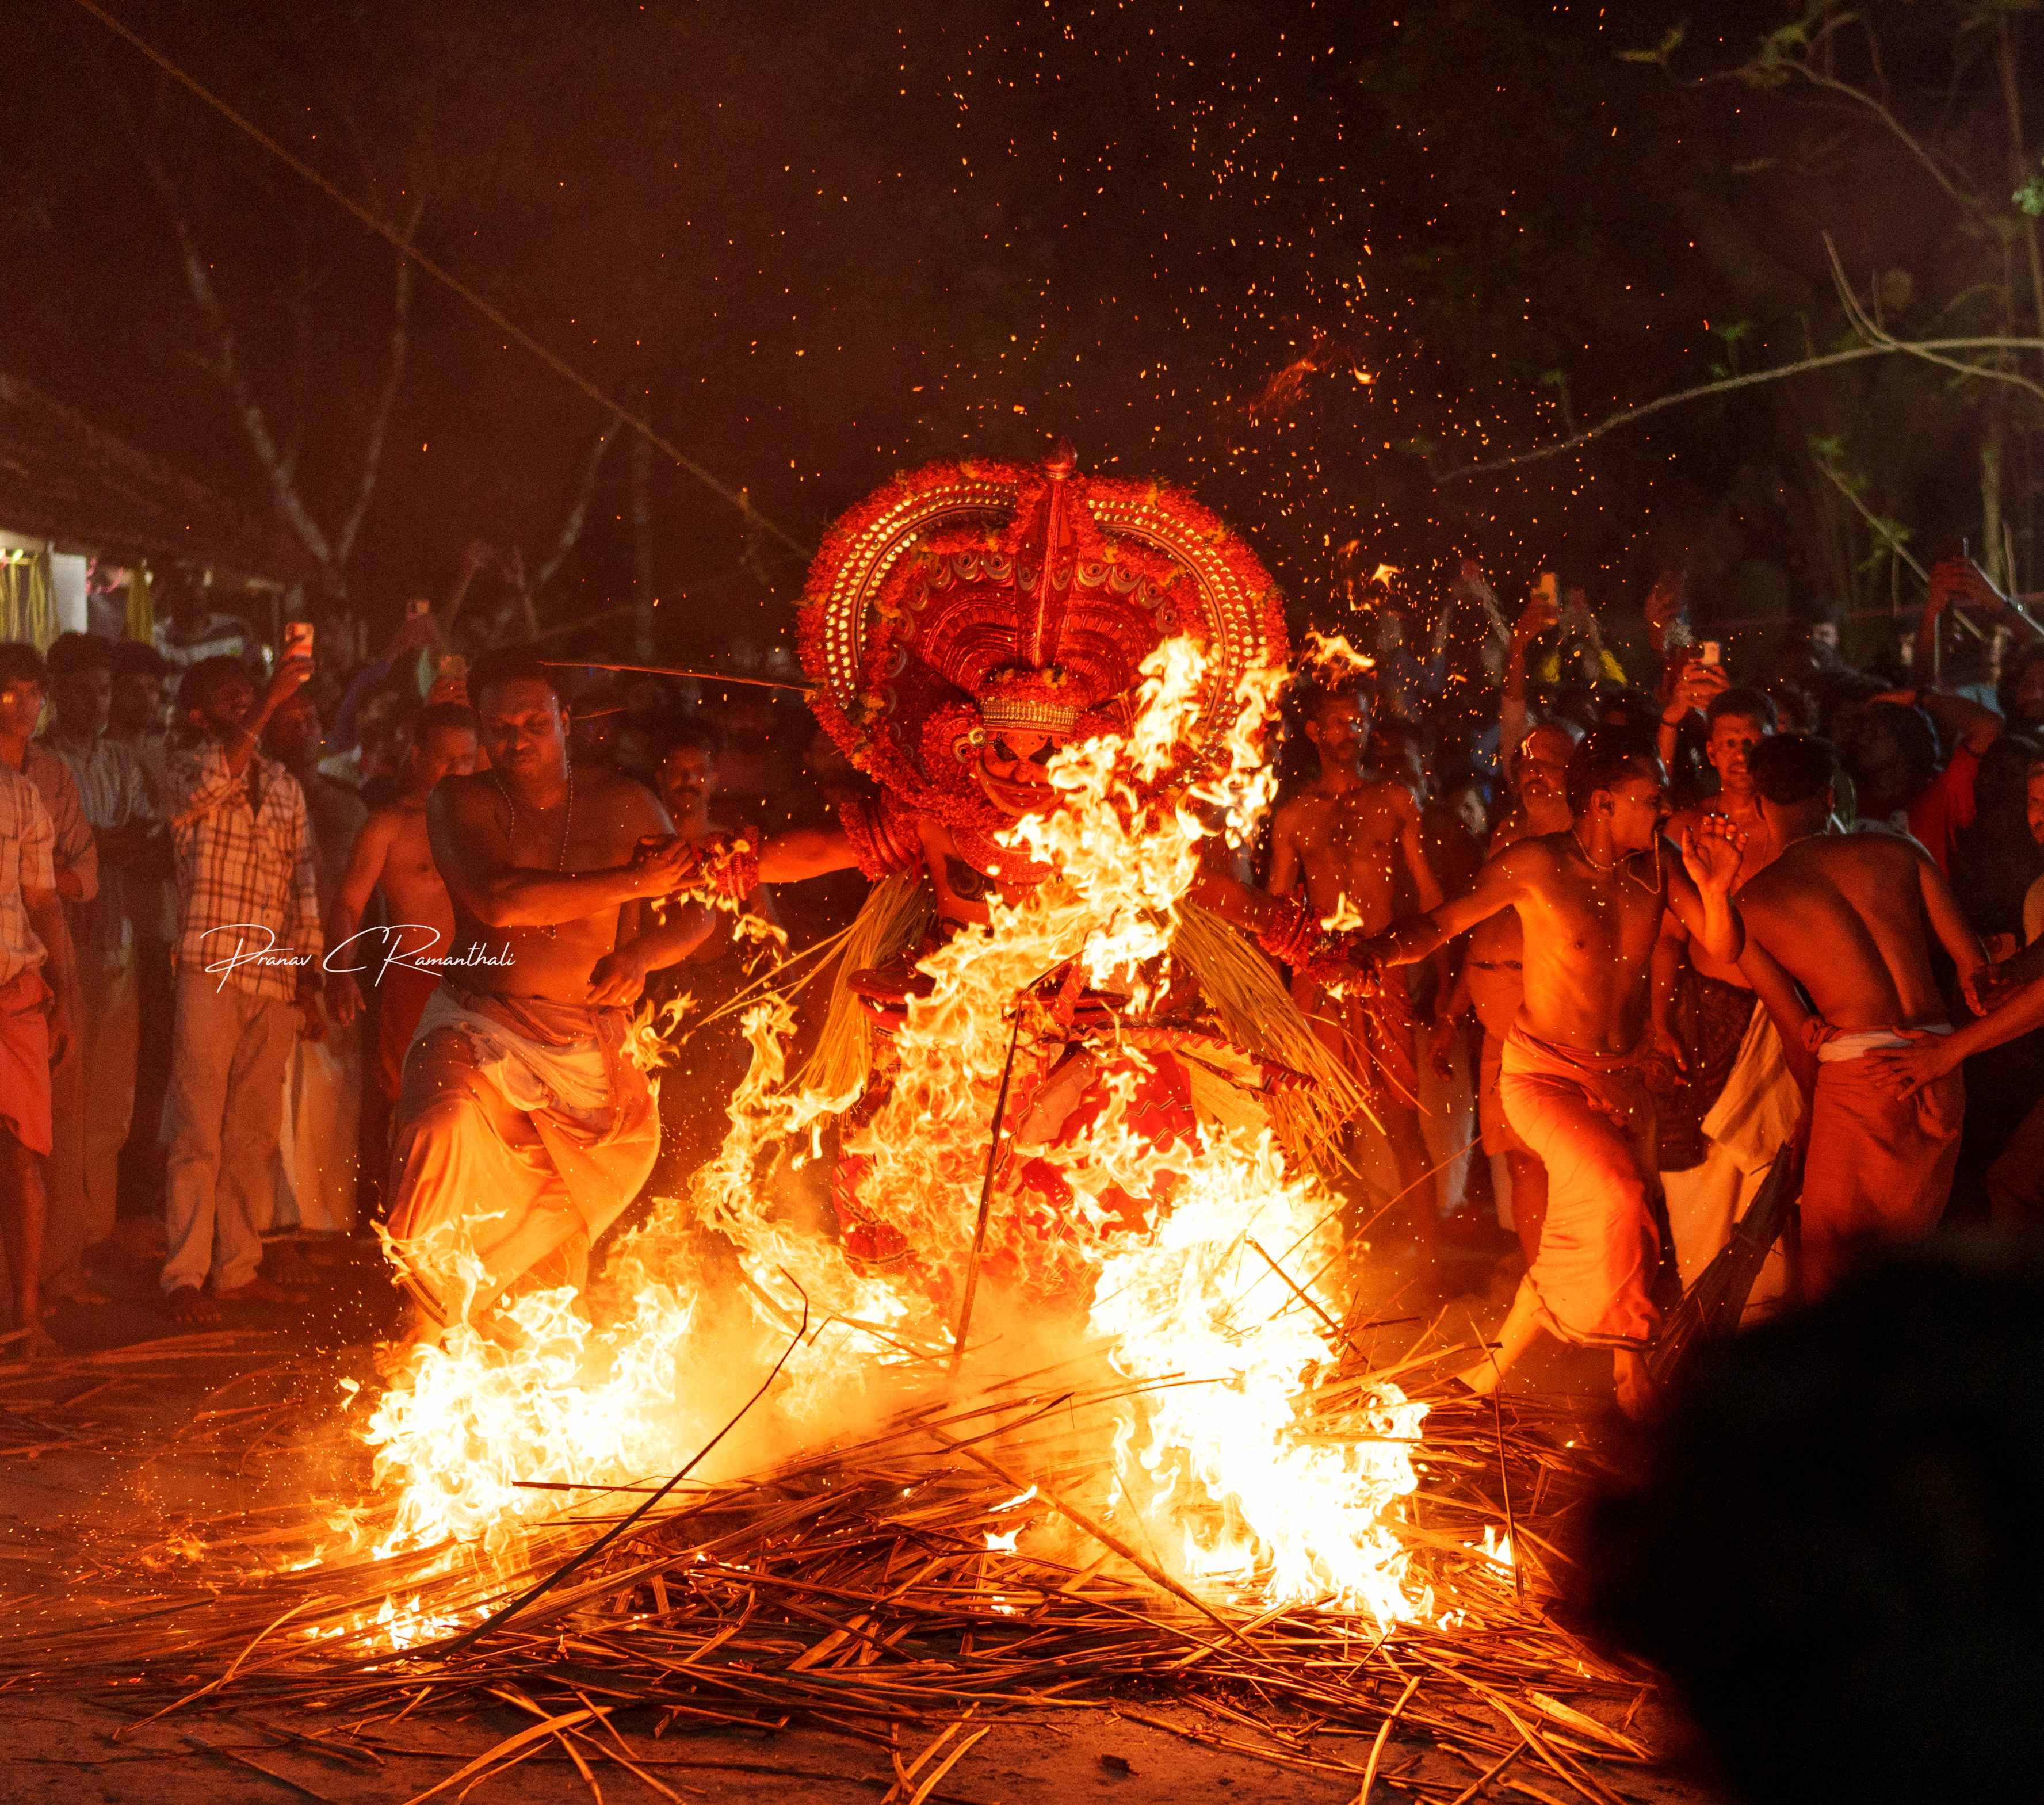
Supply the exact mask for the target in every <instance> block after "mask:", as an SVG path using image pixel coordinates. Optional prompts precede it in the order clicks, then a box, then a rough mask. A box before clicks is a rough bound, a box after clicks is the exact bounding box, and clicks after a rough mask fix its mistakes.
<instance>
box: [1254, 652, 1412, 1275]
mask: <svg viewBox="0 0 2044 1805" xmlns="http://www.w3.org/2000/svg"><path fill="white" fill-rule="evenodd" d="M1304 712H1305V728H1306V737H1307V739H1309V740H1310V741H1311V742H1312V746H1313V749H1314V751H1316V753H1317V754H1318V755H1319V757H1320V772H1319V774H1318V775H1317V776H1316V778H1315V779H1314V780H1313V782H1312V783H1310V784H1308V785H1306V786H1305V788H1304V789H1301V790H1300V791H1299V792H1298V793H1297V794H1296V795H1294V796H1293V797H1290V798H1289V799H1288V800H1287V801H1285V802H1283V803H1281V805H1279V806H1278V808H1277V813H1276V815H1275V816H1274V818H1273V820H1272V822H1271V826H1270V883H1269V885H1268V886H1267V887H1268V889H1270V893H1271V894H1272V895H1273V896H1274V897H1280V898H1289V897H1292V896H1293V894H1294V893H1297V892H1298V891H1300V890H1303V891H1304V893H1305V905H1306V907H1308V908H1310V909H1311V910H1312V914H1313V917H1314V919H1315V920H1321V921H1325V920H1331V919H1333V918H1335V916H1343V918H1344V919H1345V920H1346V922H1347V925H1348V926H1349V927H1351V928H1353V929H1354V930H1355V931H1359V932H1361V933H1364V934H1377V933H1381V932H1382V931H1384V930H1385V928H1386V927H1389V926H1390V925H1391V922H1392V920H1393V916H1395V915H1396V914H1397V904H1396V903H1395V901H1394V900H1393V899H1394V897H1396V895H1397V876H1398V866H1399V865H1400V862H1403V863H1404V867H1405V870H1406V873H1407V875H1408V877H1409V878H1411V880H1412V891H1413V894H1414V895H1415V896H1416V897H1417V899H1418V901H1419V904H1420V908H1423V909H1429V908H1439V906H1440V903H1441V886H1440V885H1439V883H1438V882H1437V881H1435V877H1434V872H1433V868H1432V866H1431V865H1430V864H1429V863H1428V862H1427V849H1426V846H1425V843H1424V842H1423V839H1422V838H1421V835H1420V803H1419V799H1418V798H1417V797H1416V796H1415V795H1414V794H1413V793H1412V788H1411V786H1410V785H1408V784H1406V783H1405V782H1402V781H1401V780H1400V779H1399V778H1368V777H1365V776H1364V775H1363V774H1362V760H1363V755H1364V753H1365V752H1366V751H1367V749H1368V747H1369V744H1370V708H1369V704H1368V703H1367V701H1366V700H1365V699H1364V697H1363V696H1362V693H1361V692H1360V691H1358V689H1356V687H1355V686H1354V684H1353V683H1350V684H1348V685H1347V686H1340V685H1335V686H1320V687H1316V688H1313V689H1308V691H1307V693H1306V695H1305V698H1304ZM1443 989H1446V985H1443ZM1292 997H1293V1001H1294V1002H1296V1003H1297V1004H1298V1005H1299V1007H1300V1008H1301V1011H1303V1012H1304V1014H1305V1016H1306V1017H1307V1018H1308V1020H1310V1021H1311V1022H1312V1023H1313V1028H1314V1031H1315V1032H1316V1034H1317V1035H1319V1036H1320V1041H1321V1043H1322V1044H1323V1045H1324V1047H1327V1050H1328V1051H1329V1052H1331V1053H1332V1054H1334V1055H1335V1058H1338V1059H1339V1060H1340V1061H1341V1062H1342V1063H1343V1065H1344V1066H1347V1068H1348V1070H1349V1071H1350V1073H1353V1074H1354V1077H1355V1079H1356V1081H1357V1082H1358V1084H1360V1085H1362V1089H1363V1093H1364V1094H1365V1095H1366V1096H1368V1098H1369V1099H1370V1108H1371V1110H1372V1112H1374V1114H1375V1116H1376V1117H1377V1122H1378V1123H1379V1124H1380V1126H1381V1127H1382V1128H1383V1131H1384V1138H1385V1141H1386V1142H1387V1143H1389V1146H1390V1149H1391V1158H1392V1162H1393V1169H1394V1170H1395V1172H1396V1173H1397V1177H1396V1181H1395V1186H1396V1195H1395V1197H1394V1200H1393V1201H1394V1202H1402V1204H1404V1209H1405V1211H1406V1212H1407V1213H1408V1215H1409V1217H1410V1219H1411V1220H1412V1223H1413V1224H1414V1229H1415V1233H1414V1235H1413V1237H1412V1240H1413V1245H1414V1246H1415V1247H1416V1250H1417V1251H1418V1252H1419V1253H1420V1255H1421V1256H1422V1257H1423V1258H1429V1259H1431V1258H1432V1257H1433V1254H1434V1243H1435V1221H1436V1215H1437V1212H1435V1208H1434V1197H1433V1189H1432V1187H1431V1185H1428V1184H1427V1176H1428V1170H1429V1168H1430V1167H1431V1165H1432V1162H1431V1160H1430V1159H1429V1158H1428V1157H1427V1141H1426V1137H1425V1135H1424V1134H1423V1132H1422V1131H1421V1129H1420V1113H1419V1111H1420V1091H1419V1086H1420V1073H1419V1066H1418V1062H1417V1054H1418V1049H1417V1047H1416V1038H1415V1037H1416V1030H1417V1023H1416V1020H1415V1017H1414V1016H1413V1012H1412V997H1411V993H1409V992H1408V990H1407V989H1406V987H1405V985H1404V983H1403V981H1399V982H1394V983H1392V984H1389V985H1380V986H1377V987H1374V989H1373V990H1372V992H1371V993H1370V995H1368V996H1361V995H1357V994H1354V993H1343V992H1342V991H1340V990H1339V989H1329V988H1328V987H1327V985H1324V984H1322V983H1321V982H1320V980H1319V979H1318V978H1316V977H1314V976H1312V974H1310V973H1309V972H1306V971H1301V972H1298V973H1296V974H1294V975H1293V980H1292Z"/></svg>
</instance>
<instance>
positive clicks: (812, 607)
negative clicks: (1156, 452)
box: [801, 445, 1286, 830]
mask: <svg viewBox="0 0 2044 1805" xmlns="http://www.w3.org/2000/svg"><path fill="white" fill-rule="evenodd" d="M1181 633H1182V634H1190V635H1192V636H1194V637H1196V638H1197V639H1200V640H1201V641H1202V642H1203V643H1204V645H1205V647H1207V650H1208V655H1209V659H1208V669H1207V678H1206V681H1207V693H1206V696H1205V705H1204V710H1203V712H1202V716H1201V724H1202V726H1203V727H1204V726H1218V725H1220V724H1222V722H1223V721H1224V720H1225V719H1227V718H1228V717H1229V716H1231V712H1232V700H1231V699H1232V697H1233V695H1234V692H1235V686H1236V684H1237V682H1239V680H1240V678H1242V677H1243V674H1245V673H1247V672H1248V671H1250V670H1256V669H1259V668H1265V667H1269V666H1276V665H1281V664H1282V663H1283V662H1284V660H1285V653H1286V647H1285V621H1284V610H1283V608H1282V605H1281V601H1280V599H1279V596H1278V593H1277V586H1276V585H1275V584H1274V583H1273V582H1271V580H1270V577H1269V576H1268V575H1267V574H1266V572H1265V571H1264V569H1263V567H1262V565H1261V564H1259V563H1258V562H1257V559H1256V557H1255V555H1254V553H1253V552H1251V551H1250V549H1249V547H1247V545H1245V544H1244V543H1243V542H1242V540H1240V539H1239V538H1238V537H1236V536H1235V534H1234V533H1232V532H1230V531H1229V530H1228V528H1227V527H1226V526H1224V524H1222V523H1221V522H1220V520H1218V519H1217V518H1216V517H1215V516H1214V515H1213V514H1212V513H1208V510H1207V509H1204V508H1203V507H1201V505H1199V504H1198V503H1197V502H1196V501H1193V499H1192V498H1191V497H1189V496H1188V495H1185V494H1184V493H1181V492H1180V491H1178V490H1174V489H1169V488H1166V487H1165V486H1163V485H1162V484H1161V483H1155V482H1131V481H1128V480H1127V479H1125V478H1101V477H1085V476H1082V475H1080V474H1078V470H1077V469H1076V467H1075V463H1074V456H1073V453H1072V451H1071V449H1070V447H1068V446H1065V445H1060V446H1058V448H1057V449H1056V450H1055V451H1053V452H1052V454H1051V455H1050V456H1049V457H1048V458H1047V459H1044V460H1043V463H1040V464H1036V465H1021V464H1012V463H979V462H971V461H969V462H965V463H933V464H925V465H924V467H922V468H921V469H920V470H911V471H909V472H907V473H906V474H903V475H901V476H897V478H894V480H893V482H889V483H888V484H887V485H886V486H885V487H883V488H882V489H880V490H878V491H877V492H876V493H874V494H873V495H871V496H870V497H868V498H867V499H866V501H863V502H861V503H860V504H859V505H858V506H857V507H855V508H854V509H851V511H850V512H849V513H847V514H845V515H844V516H843V518H841V519H840V520H839V521H838V523H837V524H836V526H835V527H833V528H832V529H831V532H830V534H829V536H828V538H827V539H826V540H824V547H823V550H822V551H820V553H818V555H817V557H816V563H814V564H813V566H811V568H810V570H809V584H808V586H807V589H806V590H805V593H804V596H803V601H802V616H801V655H802V662H803V665H804V666H805V668H806V670H808V672H809V677H810V678H811V680H812V681H813V682H814V683H815V684H816V694H815V697H814V698H813V705H814V707H815V709H816V716H817V719H818V720H820V721H821V722H822V723H823V724H824V728H825V729H826V730H827V731H828V732H829V734H830V735H831V737H832V739H835V740H836V742H837V743H838V744H839V746H840V747H842V748H843V751H844V754H845V755H846V757H847V758H849V759H850V760H851V762H852V763H853V764H854V765H855V766H857V767H858V768H859V770H862V771H863V772H865V773H866V775H867V776H869V777H870V778H873V779H874V781H875V782H878V784H879V785H881V786H882V789H885V790H886V791H887V792H889V795H890V797H892V798H893V800H894V801H896V802H897V805H905V806H906V807H907V808H909V809H911V810H913V811H916V812H929V813H932V814H935V815H936V816H939V818H940V819H942V820H945V821H946V822H947V823H948V824H951V826H952V827H954V828H963V829H977V830H990V829H992V828H995V827H998V826H1001V825H1004V824H1005V821H1004V820H1003V819H1002V817H1001V814H1000V812H999V811H998V810H997V808H994V806H993V804H992V803H991V802H990V801H989V800H988V798H987V797H986V795H985V793H984V791H983V790H982V789H981V788H980V786H979V785H978V782H976V781H975V778H974V771H973V769H972V766H973V764H974V761H975V759H976V758H977V752H976V750H975V749H976V748H977V747H978V746H979V745H980V744H981V743H983V742H984V741H985V739H986V738H987V737H988V736H989V735H1001V734H1003V733H1011V732H1012V733H1028V734H1032V735H1039V734H1040V735H1048V736H1050V737H1051V738H1052V739H1058V740H1066V739H1084V738H1085V737H1087V736H1089V735H1092V734H1094V733H1097V732H1108V731H1115V730H1118V729H1120V728H1124V727H1125V726H1126V725H1127V724H1128V718H1129V712H1130V704H1131V700H1132V697H1133V693H1134V691H1135V686H1136V682H1137V680H1138V671H1139V667H1140V666H1141V665H1142V662H1143V659H1145V658H1147V656H1148V655H1150V653H1151V651H1154V650H1155V648H1156V647H1157V646H1158V644H1159V643H1162V641H1163V640H1165V639H1169V638H1171V637H1173V636H1176V635H1178V634H1181Z"/></svg>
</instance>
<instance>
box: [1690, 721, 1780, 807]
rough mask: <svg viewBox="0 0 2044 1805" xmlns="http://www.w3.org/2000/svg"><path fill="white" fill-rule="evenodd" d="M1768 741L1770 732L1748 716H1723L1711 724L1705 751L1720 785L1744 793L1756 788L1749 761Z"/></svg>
mask: <svg viewBox="0 0 2044 1805" xmlns="http://www.w3.org/2000/svg"><path fill="white" fill-rule="evenodd" d="M1766 737H1767V729H1766V728H1765V727H1764V726H1763V725H1762V724H1761V723H1760V722H1758V721H1757V720H1754V719H1753V718H1752V717H1751V716H1748V715H1719V716H1718V718H1717V719H1716V720H1714V721H1712V723H1711V736H1710V738H1709V739H1708V740H1707V741H1706V742H1705V743H1704V751H1705V753H1706V755H1708V758H1709V759H1710V761H1711V769H1712V770H1714V771H1715V772H1716V773H1717V774H1718V781H1719V782H1720V783H1722V784H1723V785H1724V786H1725V788H1726V789H1735V790H1740V791H1744V790H1748V789H1751V788H1752V787H1753V777H1752V773H1751V771H1750V769H1749V768H1748V766H1747V760H1748V759H1749V758H1751V757H1752V755H1753V749H1754V747H1756V746H1758V744H1759V743H1761V741H1762V740H1763V739H1765V738H1766Z"/></svg>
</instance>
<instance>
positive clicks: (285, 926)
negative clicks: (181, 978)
mask: <svg viewBox="0 0 2044 1805" xmlns="http://www.w3.org/2000/svg"><path fill="white" fill-rule="evenodd" d="M251 783H253V784H254V785H255V789H256V791H257V793H258V795H259V805H258V806H254V807H252V806H251V805H250V800H249V789H250V785H251ZM169 803H170V818H171V845H172V847H173V848H174V849H175V853H176V855H177V874H178V899H179V902H180V904H182V905H183V912H184V931H183V934H182V935H180V936H179V940H178V946H177V952H176V954H175V957H176V958H177V961H178V962H179V964H180V965H183V964H186V963H189V964H190V966H192V968H193V969H194V970H198V971H206V970H214V971H215V973H216V975H217V977H219V978H220V980H221V981H222V982H223V983H226V984H231V985H233V986H234V987H235V988H236V989H239V990H247V991H251V992H252V993H254V994H255V995H256V996H258V997H271V998H274V999H275V1000H276V1001H278V1002H280V1003H288V1002H290V1001H291V1000H293V999H294V997H296V996H297V994H298V977H299V975H300V974H302V973H305V972H309V971H313V970H316V968H317V962H318V959H319V956H320V954H321V950H322V943H321V937H320V918H319V894H318V891H317V888H316V885H315V881H314V878H313V848H312V839H311V836H310V835H309V833H308V832H307V831H306V830H305V792H304V791H303V790H302V789H299V787H298V779H297V778H294V777H293V776H292V775H291V774H290V772H289V771H287V770H285V769H284V767H283V766H282V765H280V764H278V763H277V762H275V760H274V759H271V758H264V757H263V755H262V754H261V753H260V752H252V753H250V755H249V757H248V769H247V770H244V772H243V773H242V774H241V775H240V777H238V778H237V777H235V776H233V775H232V774H230V773H229V770H228V768H227V755H226V753H225V751H223V750H222V749H221V747H219V746H217V745H215V744H214V743H213V742H211V741H210V740H209V741H207V742H206V743H205V744H203V745H201V746H195V747H187V748H186V749H184V750H182V751H178V752H175V753H173V754H172V755H171V762H170V796H169ZM236 928H238V929H240V932H239V933H235V932H231V931H228V930H231V929H236ZM257 954H264V955H267V956H265V957H263V958H257V957H255V955H257ZM237 956H238V957H239V959H240V961H241V962H236V963H233V964H232V965H229V963H228V962H229V961H230V960H236V958H237Z"/></svg>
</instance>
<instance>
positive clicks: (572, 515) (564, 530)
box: [532, 421, 617, 594]
mask: <svg viewBox="0 0 2044 1805" xmlns="http://www.w3.org/2000/svg"><path fill="white" fill-rule="evenodd" d="M616 436H617V422H616V421H612V422H611V424H609V425H608V426H606V427H605V428H604V429H603V430H602V431H601V432H599V433H597V436H596V443H595V444H594V445H592V446H590V448H589V455H588V457H587V458H586V459H584V460H583V462H582V482H581V485H580V486H579V487H578V489H577V490H575V498H574V505H572V506H571V508H570V509H568V517H567V519H566V520H563V522H562V523H561V536H560V541H559V543H558V544H556V545H555V547H554V551H553V555H552V556H551V557H550V558H549V559H548V560H547V561H546V563H544V564H542V565H541V566H540V568H539V570H538V571H537V573H536V574H535V575H534V576H533V578H532V593H534V594H537V593H539V591H540V590H543V589H544V588H545V587H546V586H547V585H548V583H550V582H552V581H553V580H554V578H555V576H556V575H557V574H559V570H560V567H561V566H562V565H563V564H565V563H567V557H568V554H569V553H570V552H571V551H574V548H575V541H576V540H578V539H580V538H581V537H582V527H583V525H584V524H585V523H586V521H587V520H588V519H589V505H590V501H592V500H593V499H594V497H595V494H596V476H597V471H598V470H601V469H602V467H603V454H604V453H605V451H609V449H610V441H611V440H613V438H615V437H616Z"/></svg>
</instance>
